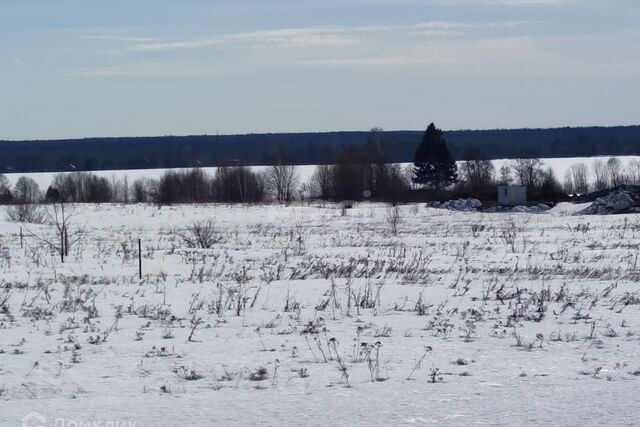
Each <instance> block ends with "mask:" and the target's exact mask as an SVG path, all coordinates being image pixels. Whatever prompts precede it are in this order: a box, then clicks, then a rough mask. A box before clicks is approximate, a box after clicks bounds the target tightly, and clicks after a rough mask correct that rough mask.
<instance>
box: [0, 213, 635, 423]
mask: <svg viewBox="0 0 640 427" xmlns="http://www.w3.org/2000/svg"><path fill="white" fill-rule="evenodd" d="M580 208H581V207H576V206H573V205H567V204H565V205H560V206H558V207H556V208H555V209H554V210H552V211H551V212H549V213H546V214H539V215H530V214H482V213H458V212H450V211H443V210H436V209H427V208H424V207H423V206H417V205H415V206H402V207H400V215H399V217H400V221H399V224H398V228H397V234H394V233H393V232H392V224H391V221H390V220H389V218H393V215H391V213H392V211H390V210H389V208H388V207H386V206H384V205H376V204H365V205H359V207H357V208H356V209H353V210H350V211H349V212H348V214H347V216H341V215H340V212H339V211H338V210H337V209H334V208H333V207H331V206H330V205H327V206H325V207H321V206H311V207H310V206H295V207H278V206H255V207H244V206H222V205H218V206H174V207H163V208H161V209H159V208H157V207H154V206H150V205H148V206H144V205H139V206H116V205H103V206H94V205H84V206H78V207H77V208H76V213H77V216H76V217H74V219H73V224H72V225H71V226H70V229H69V230H70V233H71V234H72V235H75V231H76V230H77V229H78V228H79V227H81V228H83V229H84V232H83V234H82V238H81V239H80V240H79V241H78V242H77V243H75V244H74V245H72V246H71V250H70V255H69V257H68V258H67V262H65V263H64V264H61V263H60V261H59V256H58V255H57V254H55V253H53V252H52V250H51V249H49V248H48V247H46V246H45V245H44V244H43V243H42V242H41V241H40V240H38V239H36V238H35V237H31V236H27V237H26V238H25V240H24V248H22V249H21V248H20V237H19V227H20V224H15V223H8V222H5V221H2V222H0V233H1V236H2V237H1V240H0V243H1V244H0V271H1V272H2V278H1V281H0V425H2V426H4V425H21V422H22V419H23V417H24V416H25V415H27V414H29V413H31V412H33V411H35V412H37V413H39V414H40V415H41V416H44V417H46V421H45V422H41V423H40V424H42V425H46V426H53V425H56V424H55V423H56V421H57V422H58V424H59V425H62V424H64V425H79V423H89V422H93V423H103V424H102V425H105V423H108V422H122V421H130V422H136V423H137V425H138V426H147V425H148V426H157V425H162V426H174V425H211V424H216V425H392V424H401V425H404V424H432V423H439V424H442V425H470V424H480V425H482V424H488V425H525V424H542V423H544V424H550V425H633V424H635V423H637V418H638V415H639V412H640V411H639V410H638V403H640V398H639V397H638V393H637V389H638V387H639V386H640V358H639V356H640V345H639V344H640V290H639V289H638V287H637V282H638V280H639V279H640V270H639V269H638V267H639V266H638V255H640V221H638V219H637V217H634V216H624V215H620V216H589V217H581V216H574V215H571V213H573V212H575V211H576V210H578V209H580ZM206 219H211V220H213V221H214V223H215V226H216V231H215V234H214V237H215V239H216V240H217V241H216V243H215V244H214V245H213V247H212V248H211V249H197V248H190V247H189V245H188V244H187V243H186V242H185V239H184V238H183V237H181V236H184V237H189V231H188V228H189V226H190V224H192V223H193V221H194V220H195V221H198V220H206ZM29 229H30V231H31V232H32V233H34V234H35V235H37V236H38V237H39V238H42V239H45V240H50V241H55V239H54V237H53V228H52V226H50V225H39V226H29ZM138 238H140V239H141V240H142V256H143V272H144V277H143V279H142V280H139V279H138V275H137V273H138V267H137V239H138ZM189 338H190V339H189ZM31 422H32V424H29V425H38V421H37V420H36V419H35V418H34V419H32V420H31ZM60 423H62V424H60ZM74 423H76V424H74Z"/></svg>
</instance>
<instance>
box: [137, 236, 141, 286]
mask: <svg viewBox="0 0 640 427" xmlns="http://www.w3.org/2000/svg"><path fill="white" fill-rule="evenodd" d="M138 277H139V278H140V280H142V240H141V239H138Z"/></svg>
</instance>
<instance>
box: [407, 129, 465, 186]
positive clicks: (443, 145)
mask: <svg viewBox="0 0 640 427" xmlns="http://www.w3.org/2000/svg"><path fill="white" fill-rule="evenodd" d="M442 134H443V132H442V131H441V130H440V129H438V128H437V127H436V126H435V125H434V124H433V123H431V124H430V125H429V127H428V128H427V130H426V131H425V133H424V135H423V136H422V143H421V144H420V146H419V147H418V149H417V150H416V155H415V160H414V162H413V165H414V168H413V182H414V183H415V184H421V185H425V186H428V187H430V188H434V189H436V190H442V189H443V188H445V187H447V186H449V185H451V184H454V183H455V182H456V181H457V180H458V167H457V165H456V162H455V160H454V159H453V156H452V155H451V152H450V151H449V148H448V147H447V141H446V140H445V139H444V137H443V136H442Z"/></svg>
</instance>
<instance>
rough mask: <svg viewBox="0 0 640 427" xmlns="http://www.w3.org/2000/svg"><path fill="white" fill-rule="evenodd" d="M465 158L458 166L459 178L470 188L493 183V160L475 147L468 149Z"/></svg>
mask: <svg viewBox="0 0 640 427" xmlns="http://www.w3.org/2000/svg"><path fill="white" fill-rule="evenodd" d="M465 158H466V159H467V160H465V161H464V162H463V163H462V166H461V167H460V173H461V179H462V180H463V181H465V182H466V183H467V185H469V186H470V187H472V188H479V187H485V186H488V185H491V184H493V180H494V175H495V167H494V166H493V162H492V161H491V160H489V159H487V157H486V156H485V154H484V152H483V151H482V150H481V149H480V148H477V147H472V148H470V149H468V150H467V151H466V153H465Z"/></svg>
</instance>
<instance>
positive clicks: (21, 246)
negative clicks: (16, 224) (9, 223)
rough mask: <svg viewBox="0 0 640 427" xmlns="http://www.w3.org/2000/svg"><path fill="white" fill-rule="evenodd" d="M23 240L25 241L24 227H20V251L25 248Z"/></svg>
mask: <svg viewBox="0 0 640 427" xmlns="http://www.w3.org/2000/svg"><path fill="white" fill-rule="evenodd" d="M22 239H23V237H22V227H20V249H22V248H23V245H22Z"/></svg>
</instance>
